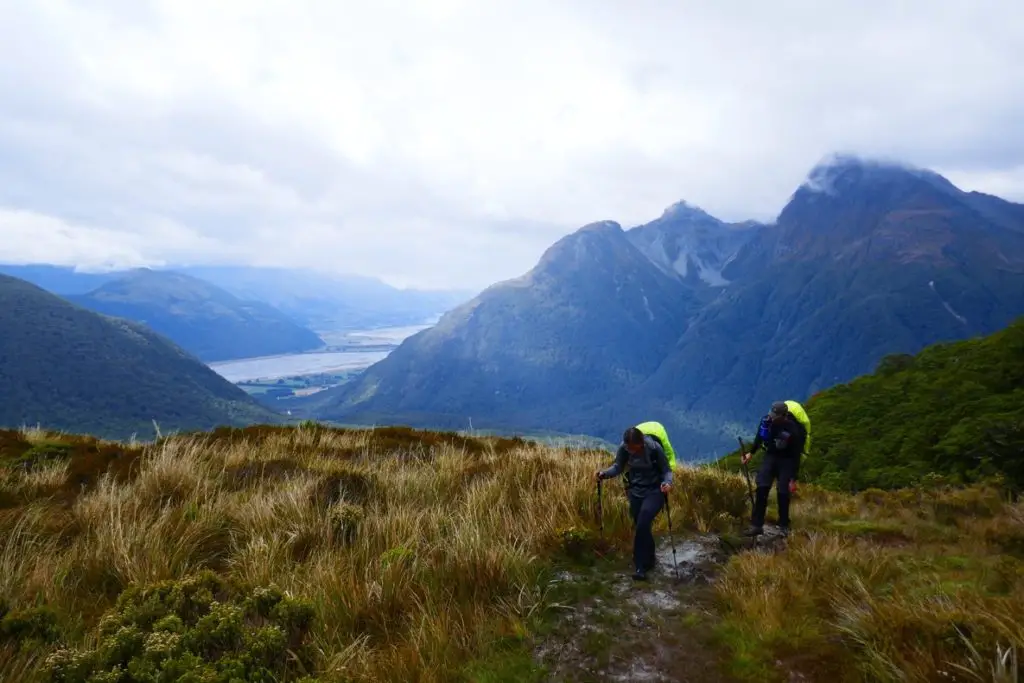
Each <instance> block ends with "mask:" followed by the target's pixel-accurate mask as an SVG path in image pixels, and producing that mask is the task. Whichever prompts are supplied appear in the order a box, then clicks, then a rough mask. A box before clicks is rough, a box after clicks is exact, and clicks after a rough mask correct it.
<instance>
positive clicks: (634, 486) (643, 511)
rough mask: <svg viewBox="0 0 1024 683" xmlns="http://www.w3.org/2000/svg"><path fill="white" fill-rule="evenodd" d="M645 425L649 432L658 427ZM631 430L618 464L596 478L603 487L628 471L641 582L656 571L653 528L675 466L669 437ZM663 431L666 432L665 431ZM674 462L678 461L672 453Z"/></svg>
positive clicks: (636, 563)
mask: <svg viewBox="0 0 1024 683" xmlns="http://www.w3.org/2000/svg"><path fill="white" fill-rule="evenodd" d="M652 424H657V423H644V425H641V426H643V427H644V428H645V429H646V430H648V431H652V430H653V431H658V427H660V425H658V427H652ZM641 426H637V427H630V428H629V429H627V430H626V431H625V433H624V434H623V435H622V445H620V446H619V450H618V452H617V453H616V454H615V462H614V463H613V464H612V466H611V467H609V468H608V469H606V470H598V471H597V472H596V474H595V477H596V479H597V482H598V486H600V483H601V480H602V479H609V478H611V477H616V476H618V475H619V474H621V473H622V472H623V470H625V471H626V488H627V491H628V494H629V515H630V517H631V518H632V519H633V524H634V527H635V531H634V535H633V564H634V566H635V569H636V571H635V572H634V573H633V578H634V579H636V580H639V581H642V580H644V579H646V578H647V572H648V571H650V570H651V569H653V568H654V565H655V561H656V559H657V558H656V555H655V552H654V551H655V544H654V534H653V532H652V531H651V527H652V525H653V524H654V518H655V517H657V515H658V513H659V512H661V508H662V506H663V505H666V504H667V502H668V499H667V495H668V492H669V490H670V489H671V488H672V464H670V461H669V458H668V456H667V455H666V454H665V447H664V446H663V443H662V440H664V442H665V443H667V442H668V436H667V435H663V437H662V438H659V437H658V436H652V435H648V434H645V433H644V432H643V431H642V430H641V429H640V427H641ZM660 431H661V432H662V433H664V428H663V427H661V429H660ZM669 447H671V446H669ZM672 460H673V461H674V460H675V454H674V453H673V458H672Z"/></svg>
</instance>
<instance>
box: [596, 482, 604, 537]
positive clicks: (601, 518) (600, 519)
mask: <svg viewBox="0 0 1024 683" xmlns="http://www.w3.org/2000/svg"><path fill="white" fill-rule="evenodd" d="M597 523H598V524H599V525H600V527H601V540H602V541H603V540H604V511H603V510H602V509H601V480H600V479H598V480H597Z"/></svg>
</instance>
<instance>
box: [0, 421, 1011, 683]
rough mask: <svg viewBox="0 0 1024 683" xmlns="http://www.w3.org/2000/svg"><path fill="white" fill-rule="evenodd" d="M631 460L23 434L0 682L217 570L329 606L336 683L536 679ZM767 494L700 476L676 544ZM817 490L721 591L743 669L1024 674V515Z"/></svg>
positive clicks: (409, 436)
mask: <svg viewBox="0 0 1024 683" xmlns="http://www.w3.org/2000/svg"><path fill="white" fill-rule="evenodd" d="M610 460H611V457H610V455H609V454H608V453H605V452H598V451H579V450H570V449H568V448H550V447H542V446H539V445H535V444H532V443H527V442H524V441H521V440H517V439H499V438H493V437H488V438H481V439H472V438H468V437H464V436H459V435H454V434H441V433H433V432H416V431H412V430H408V429H402V428H385V429H376V430H342V429H326V428H322V427H319V426H315V425H303V426H301V427H299V428H282V427H254V428H248V429H244V430H242V429H224V430H217V431H214V432H211V433H205V434H187V435H176V436H172V437H168V438H163V439H160V440H158V441H157V442H155V443H151V444H136V445H124V444H114V443H107V442H99V441H96V440H94V439H85V438H82V437H76V436H69V435H54V434H47V433H42V432H38V431H33V432H31V433H30V434H28V433H21V432H0V464H2V465H3V467H0V503H2V505H0V533H2V534H3V537H2V539H3V540H2V541H0V602H2V605H0V606H2V610H0V611H2V613H3V615H6V614H8V613H10V614H12V615H16V619H15V617H10V619H15V621H12V622H11V623H12V624H16V626H17V628H15V627H13V626H12V627H10V628H7V627H0V679H3V680H26V681H32V680H39V681H42V680H46V675H45V674H46V670H47V669H46V662H47V661H48V658H49V661H63V662H65V663H67V662H69V661H75V660H74V659H73V657H72V656H71V655H69V654H68V652H71V651H72V650H75V649H76V648H78V649H82V648H84V649H86V650H88V649H89V648H95V647H96V646H97V644H99V643H101V641H102V638H103V637H104V636H103V634H102V629H101V624H103V623H113V622H112V621H111V620H112V619H113V620H115V621H116V620H117V619H121V620H122V621H124V620H125V619H129V616H130V615H129V616H126V615H125V614H123V613H117V612H116V610H117V609H118V607H117V605H118V600H119V598H120V599H121V600H124V599H125V598H124V596H126V595H138V593H137V591H140V590H148V588H147V587H152V586H160V585H170V584H162V583H161V582H164V581H172V582H174V581H182V580H185V579H188V580H194V577H197V576H203V572H204V571H212V572H213V573H214V574H215V575H216V576H218V577H223V578H224V579H225V580H227V581H230V582H232V585H235V584H237V585H239V586H242V587H246V588H244V589H239V590H242V591H243V592H242V593H240V595H247V594H253V595H256V594H259V591H261V590H264V589H268V588H273V589H275V590H279V591H283V595H286V596H291V597H289V598H288V599H289V600H291V599H293V598H294V599H295V600H298V601H300V603H297V604H302V605H306V604H308V605H309V606H311V609H312V616H313V619H312V621H311V622H310V624H309V630H308V633H307V634H306V635H307V637H308V643H305V644H304V645H303V648H304V649H303V652H304V653H307V654H306V655H303V656H304V657H305V656H307V655H308V657H309V658H311V659H310V661H312V662H313V663H314V666H313V668H314V670H313V671H311V672H309V673H311V674H312V675H315V676H316V679H317V680H322V681H385V682H387V681H431V682H432V681H458V680H476V679H475V678H473V677H472V676H470V674H469V673H468V672H469V671H472V672H474V673H473V676H484V677H486V675H488V674H487V671H488V667H492V668H493V667H495V666H497V667H503V666H507V667H509V670H510V671H511V670H516V671H519V670H525V668H528V667H525V668H524V667H523V663H522V660H521V659H516V658H515V657H506V656H505V655H503V654H502V652H501V651H499V652H498V653H497V654H496V655H495V656H494V657H491V655H492V654H494V649H495V648H496V647H498V648H501V647H504V646H505V645H507V644H508V643H513V644H514V643H520V642H522V639H523V638H524V637H525V636H526V635H528V634H529V633H530V630H531V628H532V626H533V625H534V623H535V622H534V620H535V619H537V618H540V617H541V616H542V615H544V614H545V610H546V608H547V607H548V606H549V605H548V601H547V598H548V591H549V586H550V584H549V579H550V575H551V570H552V568H553V567H552V562H553V561H554V560H556V559H565V560H570V561H580V560H583V561H587V562H590V561H593V559H594V557H595V556H597V555H602V554H607V553H609V552H613V551H628V549H629V547H630V544H631V541H632V528H631V523H630V520H629V515H628V505H627V502H626V500H625V497H624V496H623V495H622V493H623V492H622V482H621V479H620V480H611V481H607V482H605V483H604V488H603V520H604V534H603V538H602V537H600V536H599V534H598V526H597V500H596V496H595V484H594V481H593V473H594V471H595V470H596V469H598V468H599V467H604V466H607V464H608V463H609V462H610ZM747 495H748V491H747V484H746V481H745V480H744V479H743V477H742V476H737V475H735V474H730V473H728V472H726V471H723V470H721V469H717V468H681V469H679V470H678V471H677V473H676V491H675V493H673V495H672V498H671V505H672V522H673V528H674V530H675V531H676V533H677V540H678V539H679V537H680V536H679V535H680V534H682V533H683V532H685V531H686V530H689V531H694V532H698V533H709V532H710V533H726V532H732V531H735V530H736V529H737V528H738V527H739V526H740V525H741V524H744V523H745V522H746V521H747V515H748V513H749V501H748V498H747ZM797 498H798V499H797V501H796V502H795V503H794V508H793V512H794V519H795V521H796V524H797V533H795V534H794V536H793V537H792V538H791V539H790V541H789V547H788V549H787V550H785V551H782V552H778V553H761V552H744V553H739V554H735V555H733V556H732V558H731V559H730V561H729V562H728V564H727V565H726V566H725V567H724V569H723V570H722V573H721V576H720V577H719V578H718V579H717V580H716V583H715V585H714V589H713V590H714V591H715V592H716V595H717V596H718V600H719V606H720V610H721V615H720V616H721V627H720V629H719V635H720V637H721V638H722V642H723V644H724V646H725V648H724V650H723V656H728V657H730V658H731V659H732V660H733V661H734V663H735V665H736V666H735V668H736V670H737V671H738V672H740V673H746V674H749V676H750V677H751V678H754V679H761V680H773V679H774V678H775V677H776V674H777V673H778V671H777V668H776V667H775V665H774V662H775V661H777V660H781V661H783V662H786V663H788V664H789V665H792V666H793V667H795V668H797V669H799V670H801V671H803V672H805V673H810V674H812V678H813V679H814V680H821V679H823V678H831V679H834V680H837V681H841V680H893V679H894V678H895V679H900V680H921V681H931V680H985V681H1003V680H1007V681H1008V680H1015V679H1013V678H1011V677H1010V676H1011V675H1013V674H1012V670H1013V668H1014V667H1015V666H1016V656H1017V655H1016V653H1017V648H1019V647H1020V646H1021V645H1022V640H1024V630H1022V627H1021V626H1019V625H1018V624H1019V623H1024V506H1022V504H1020V503H1013V502H1010V501H1008V500H1006V499H1005V498H1004V497H1003V495H1002V493H1001V490H1000V489H999V488H998V486H995V485H993V486H979V487H975V488H971V489H961V490H953V489H925V488H922V489H920V490H913V491H901V492H882V491H875V490H873V491H867V492H864V493H862V494H860V495H859V496H856V497H854V496H849V495H843V494H837V493H832V492H828V491H825V490H823V489H818V488H816V487H813V486H804V487H802V488H801V490H800V493H799V494H798V497H797ZM769 518H771V512H770V513H769ZM666 527H667V518H666V516H665V515H659V517H658V518H657V521H656V532H657V533H664V532H665V531H666ZM801 529H802V530H803V531H801ZM625 555H626V553H623V556H625ZM161 590H164V589H161ZM244 591H249V593H245V592H244ZM252 591H256V593H252ZM239 599H240V598H239ZM296 609H298V608H296ZM39 610H47V611H43V612H40V611H39ZM26 615H27V616H26ZM112 615H113V616H112ZM0 616H2V615H0ZM2 618H4V619H8V617H6V616H3V617H2ZM129 621H130V619H129ZM125 623H128V622H125ZM132 623H134V622H132ZM260 628H264V627H260ZM5 629H6V630H5ZM260 633H261V634H263V635H264V636H266V637H267V638H270V640H267V641H266V643H265V646H266V647H268V648H269V647H271V646H272V645H273V643H274V642H276V641H273V638H271V637H270V636H269V635H266V634H267V633H269V631H266V630H264V631H260ZM246 637H250V636H246ZM251 637H255V636H251ZM261 637H262V636H261ZM158 641H159V642H165V641H163V640H160V639H157V641H153V642H158ZM146 642H150V641H146ZM122 645H123V644H122ZM120 646H121V645H118V647H120ZM307 646H308V647H307ZM125 647H127V646H126V645H125ZM68 648H71V649H70V650H69V649H68ZM108 650H109V648H108ZM108 650H104V652H108ZM97 651H99V650H97ZM230 652H234V650H230ZM108 654H109V652H108ZM231 656H234V655H231ZM487 662H491V664H487ZM467 667H468V668H467ZM940 672H945V674H942V673H940ZM993 672H995V673H993ZM897 674H898V675H897ZM524 675H525V673H524ZM815 676H820V677H821V678H818V677H815ZM499 678H500V677H499Z"/></svg>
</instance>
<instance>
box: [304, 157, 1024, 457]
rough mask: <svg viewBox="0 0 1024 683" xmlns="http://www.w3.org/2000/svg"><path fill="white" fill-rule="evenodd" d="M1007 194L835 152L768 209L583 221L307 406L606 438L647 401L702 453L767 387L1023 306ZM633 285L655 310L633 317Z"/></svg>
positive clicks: (750, 417)
mask: <svg viewBox="0 0 1024 683" xmlns="http://www.w3.org/2000/svg"><path fill="white" fill-rule="evenodd" d="M1022 208H1024V207H1021V206H1020V205H1017V204H1013V203H1010V202H1006V201H1004V200H1002V199H999V198H996V197H991V196H988V195H980V194H978V193H966V192H963V191H961V190H960V189H958V188H956V187H955V186H954V185H953V184H952V183H950V182H949V181H948V180H946V179H945V178H943V177H941V176H939V175H938V174H935V173H933V172H930V171H927V170H922V169H916V168H911V167H907V166H904V165H900V164H894V163H879V162H874V161H869V160H862V159H857V158H852V157H842V156H838V157H835V158H832V159H829V160H826V161H824V162H822V163H821V164H819V165H818V166H816V167H815V168H814V169H812V172H811V173H810V174H809V176H808V178H807V180H806V182H804V183H803V184H802V185H801V186H800V187H799V188H798V189H797V191H796V192H795V193H794V194H793V195H792V197H790V199H789V201H788V203H787V204H786V206H785V207H784V209H783V210H782V212H781V213H780V214H779V216H778V218H777V219H776V220H775V221H773V222H772V223H770V224H767V225H759V224H755V223H746V224H738V225H728V224H725V223H722V222H720V221H717V220H716V219H714V218H713V217H711V216H708V215H707V214H706V213H704V212H703V211H700V210H698V209H695V208H694V207H691V206H689V205H686V204H685V203H681V204H677V205H676V206H674V207H671V208H670V209H669V210H668V211H666V212H665V213H664V214H663V215H662V216H661V217H660V218H659V219H657V220H656V221H653V222H652V223H650V224H648V225H645V226H639V227H637V228H633V229H631V230H630V231H629V232H622V231H621V229H620V228H618V226H617V224H614V223H602V224H597V226H599V227H595V226H588V227H587V228H584V229H583V230H581V231H579V232H578V233H576V234H574V235H572V236H570V237H568V238H565V239H563V240H562V241H560V242H559V243H558V244H556V245H555V246H554V247H552V249H551V250H549V252H547V253H546V254H545V255H544V257H543V258H542V259H541V263H539V264H538V266H537V268H536V269H534V271H531V273H530V274H528V275H527V276H525V277H523V278H520V279H518V280H514V281H511V282H508V283H503V284H501V285H498V286H496V287H494V288H492V289H490V290H488V291H486V292H484V294H482V295H481V296H479V297H477V298H476V299H474V300H473V301H472V302H470V303H469V304H467V305H465V306H462V307H460V308H459V309H457V310H456V311H453V312H452V313H451V314H449V315H448V316H446V317H445V318H444V319H442V322H441V323H440V324H438V325H437V326H436V327H435V328H434V329H433V330H430V331H428V332H424V333H421V334H419V335H416V336H414V337H412V338H410V339H408V340H407V341H406V342H405V343H404V344H402V345H401V346H400V347H399V348H398V349H396V350H395V351H394V352H393V353H392V354H391V355H390V356H389V357H388V358H386V359H384V360H383V361H381V362H380V363H378V364H376V365H375V366H373V367H371V368H370V370H369V371H367V373H366V374H365V375H364V376H363V377H362V378H361V380H359V381H357V382H354V383H353V384H351V385H349V386H346V387H342V388H340V389H338V390H336V391H334V392H332V393H326V392H325V395H324V396H323V397H322V399H319V400H322V401H323V403H322V404H321V407H320V409H319V410H320V411H321V412H322V413H323V414H324V415H325V416H328V417H334V418H340V419H349V420H367V421H379V422H405V423H409V424H416V425H424V426H426V425H434V426H451V425H453V424H455V425H456V426H464V425H465V424H466V423H465V421H466V420H467V419H468V418H469V417H472V418H473V424H474V426H480V427H483V426H484V425H483V424H482V422H483V421H485V420H486V421H487V423H488V424H490V425H493V427H494V428H499V427H503V428H508V429H526V428H531V427H535V426H537V425H539V424H540V423H543V425H542V426H544V427H546V428H550V429H556V430H564V431H574V432H583V433H587V434H592V435H594V436H598V437H601V438H609V439H616V438H617V435H618V434H620V433H621V429H622V428H623V426H624V425H627V424H629V423H630V422H633V421H636V420H640V419H658V420H660V421H662V422H664V423H665V424H666V425H667V426H668V427H669V429H670V431H671V432H672V433H673V434H679V435H680V436H679V438H680V440H681V441H682V442H683V443H686V444H687V446H686V448H685V452H686V457H687V458H688V459H707V458H710V457H714V456H715V455H716V454H720V453H722V452H723V451H728V450H729V449H730V448H731V447H732V446H733V444H734V443H735V435H736V434H737V433H748V432H749V430H750V429H752V427H751V425H752V424H756V421H757V419H758V418H759V417H760V416H761V415H762V414H763V413H764V412H765V410H766V409H767V407H768V406H769V405H770V403H771V401H773V400H775V399H778V398H796V399H798V400H805V399H806V398H807V397H808V396H810V395H812V394H813V393H815V392H817V391H820V390H822V389H825V388H827V387H829V386H832V385H835V384H837V383H840V382H845V381H848V380H850V379H852V378H854V377H856V376H858V375H861V374H864V373H866V372H870V371H871V370H872V368H874V366H875V365H876V364H877V362H878V361H879V359H881V358H882V357H884V356H886V355H888V354H892V353H915V352H917V351H919V350H920V349H922V348H924V347H925V346H927V345H929V344H932V343H936V342H939V341H944V340H957V339H964V338H968V337H971V336H976V335H981V334H990V333H992V332H994V331H996V330H998V329H1001V328H1002V327H1005V326H1006V325H1007V324H1009V322H1010V321H1011V320H1013V319H1014V318H1015V317H1016V316H1018V315H1020V314H1022V313H1024V221H1021V217H1022V216H1024V212H1022ZM588 240H598V242H594V243H593V244H591V243H590V242H588ZM583 245H590V246H589V247H586V248H584V246H583ZM627 245H628V246H627ZM613 254H614V255H615V256H612V255H613ZM613 264H614V265H613ZM626 273H628V274H629V275H626ZM638 273H643V278H644V282H645V284H644V289H643V290H641V289H639V288H638V287H639V286H638V284H637V278H638V277H639V276H638V275H637V274H638ZM611 282H615V283H616V286H615V287H611V286H610V283H611ZM652 291H656V292H658V295H657V296H654V297H652V296H651V292H652ZM644 302H647V303H648V304H650V305H652V306H653V305H654V304H656V305H657V310H656V312H655V315H653V316H652V317H653V319H649V320H646V321H644V320H643V317H642V316H640V315H638V313H640V312H643V311H644V310H645V303H644ZM609 328H615V329H617V330H619V331H622V333H613V332H612V331H611V329H609ZM625 330H632V332H630V333H625V332H624V331H625ZM584 331H586V332H585V333H584ZM634 354H635V355H642V358H643V362H634V361H635V360H636V359H635V358H634ZM630 363H633V364H630ZM498 423H500V424H498Z"/></svg>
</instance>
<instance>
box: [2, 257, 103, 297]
mask: <svg viewBox="0 0 1024 683" xmlns="http://www.w3.org/2000/svg"><path fill="white" fill-rule="evenodd" d="M120 274H121V273H119V272H103V273H91V272H86V271H80V270H76V269H74V268H70V267H68V266H54V265H49V264H42V263H33V264H27V265H15V264H6V263H0V275H10V276H11V277H16V278H18V279H19V280H26V281H28V282H31V283H32V284H34V285H36V286H37V287H42V288H43V289H45V290H46V291H48V292H51V293H52V294H59V295H61V296H64V295H66V294H85V293H86V292H91V291H92V290H94V289H96V288H97V287H99V286H101V285H103V284H106V283H107V282H110V281H111V280H114V279H116V278H117V277H118V276H119V275H120Z"/></svg>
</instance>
